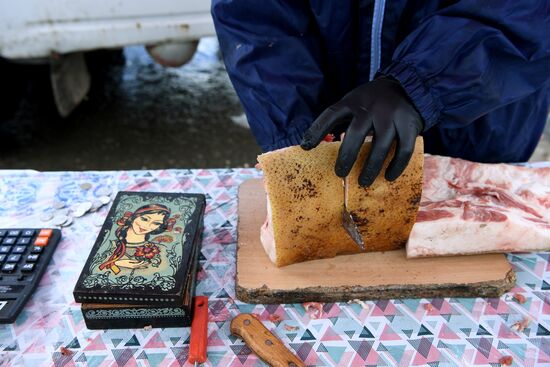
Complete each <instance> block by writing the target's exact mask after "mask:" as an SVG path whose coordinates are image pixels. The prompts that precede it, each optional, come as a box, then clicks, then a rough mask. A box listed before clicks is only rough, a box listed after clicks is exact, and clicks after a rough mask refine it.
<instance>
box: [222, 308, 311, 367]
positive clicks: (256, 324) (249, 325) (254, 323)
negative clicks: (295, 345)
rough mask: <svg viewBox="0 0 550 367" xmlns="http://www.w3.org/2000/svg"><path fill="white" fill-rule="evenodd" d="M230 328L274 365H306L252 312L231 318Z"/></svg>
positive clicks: (267, 361)
mask: <svg viewBox="0 0 550 367" xmlns="http://www.w3.org/2000/svg"><path fill="white" fill-rule="evenodd" d="M230 330H231V334H233V335H237V336H238V337H240V338H241V339H243V340H244V342H245V343H246V345H247V346H248V347H249V348H250V349H252V350H253V351H254V353H256V354H257V355H258V357H260V358H261V359H262V360H263V361H264V362H265V363H267V364H268V365H270V366H272V367H305V364H304V362H302V361H301V360H300V359H299V358H298V357H296V356H295V355H294V354H293V353H292V352H291V351H290V350H288V349H287V348H286V347H285V345H284V344H283V342H281V341H280V340H279V339H278V338H277V337H276V336H275V335H273V334H272V333H271V332H270V331H269V330H268V329H267V328H266V327H265V326H264V324H262V323H261V322H260V320H258V319H256V318H255V317H254V316H252V315H251V314H248V313H242V314H240V315H238V316H236V317H235V318H234V319H233V320H231V326H230Z"/></svg>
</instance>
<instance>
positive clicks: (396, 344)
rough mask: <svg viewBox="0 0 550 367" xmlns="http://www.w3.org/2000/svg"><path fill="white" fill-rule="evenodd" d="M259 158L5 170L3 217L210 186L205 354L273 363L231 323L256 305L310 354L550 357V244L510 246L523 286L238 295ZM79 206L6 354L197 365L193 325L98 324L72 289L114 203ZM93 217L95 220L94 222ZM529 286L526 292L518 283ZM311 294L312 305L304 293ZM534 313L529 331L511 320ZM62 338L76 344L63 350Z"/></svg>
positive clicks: (69, 362)
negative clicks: (249, 300)
mask: <svg viewBox="0 0 550 367" xmlns="http://www.w3.org/2000/svg"><path fill="white" fill-rule="evenodd" d="M259 176H260V173H259V172H258V171H256V170H254V169H221V170H156V171H122V172H57V173H56V172H49V173H40V172H35V171H28V170H24V171H19V170H17V171H0V202H1V205H0V226H1V227H12V226H13V227H25V226H31V227H32V226H38V227H40V226H43V225H44V223H43V222H42V221H41V220H40V215H41V213H42V212H43V210H47V208H49V207H51V205H52V202H53V201H54V200H59V201H62V202H65V203H67V204H71V203H75V202H78V201H81V200H83V195H84V192H83V190H82V189H81V188H80V186H79V185H80V184H81V183H84V182H89V183H92V184H93V186H94V189H92V190H88V192H86V193H85V194H86V195H92V196H93V195H95V194H94V192H95V191H94V190H95V189H97V188H98V187H100V186H109V187H112V188H113V189H114V190H136V191H165V192H199V193H204V194H206V195H207V202H208V206H207V209H206V216H205V232H204V241H203V245H202V256H201V269H200V271H199V274H198V279H199V282H198V284H197V294H203V295H208V296H209V297H210V300H209V309H210V323H209V327H208V330H209V341H208V345H209V346H208V357H209V362H208V363H207V364H206V365H207V366H261V365H263V364H262V362H261V361H259V360H258V358H257V357H256V356H255V355H254V354H253V353H251V351H250V350H249V349H248V348H247V347H246V346H245V345H243V343H242V342H241V341H240V340H239V339H236V338H235V337H233V336H231V335H230V333H229V322H230V320H231V318H232V317H233V316H235V315H237V314H238V313H239V312H253V313H256V314H258V316H259V318H260V319H262V320H263V322H264V323H265V325H266V326H267V327H268V328H270V329H271V330H272V331H274V332H275V333H276V334H277V335H278V336H279V337H280V338H281V339H282V340H283V342H284V343H285V344H287V345H288V346H290V348H292V349H293V350H294V351H295V352H296V353H297V354H298V356H299V357H300V358H301V359H302V360H304V361H305V362H306V364H308V365H315V366H337V365H338V366H364V365H377V366H391V365H400V366H409V365H430V366H461V365H487V364H493V365H499V364H498V362H499V359H500V358H501V357H502V356H512V358H513V361H514V365H515V366H521V365H524V366H535V365H536V366H543V365H550V253H538V254H521V255H509V260H510V261H511V262H512V264H513V266H514V268H515V270H516V272H517V277H518V283H517V286H516V288H514V289H513V290H512V292H511V293H509V294H507V295H505V296H503V297H501V298H500V299H498V298H497V299H409V300H389V301H376V302H366V303H365V304H364V305H361V304H359V303H351V304H348V303H330V304H324V305H322V312H321V313H320V315H319V314H318V311H319V310H316V309H315V307H306V308H304V305H300V304H288V305H251V304H244V303H241V302H239V301H237V300H235V299H234V297H235V292H234V275H235V250H236V249H235V246H236V224H237V200H236V197H237V188H238V185H239V184H240V183H241V182H243V181H244V180H247V179H250V178H255V177H259ZM106 213H107V208H106V207H104V208H103V209H101V210H100V211H99V212H97V213H89V214H86V215H85V216H83V217H81V218H75V220H74V222H73V224H72V225H71V226H69V227H65V228H63V240H62V242H61V243H60V244H59V247H58V250H57V251H56V253H55V255H54V258H53V261H52V262H51V264H50V266H49V267H48V270H47V272H46V273H45V275H44V277H43V278H42V281H41V283H40V285H39V287H38V288H37V291H36V293H35V294H34V296H33V297H32V299H31V300H30V301H29V303H28V304H27V306H26V308H25V309H24V310H23V312H22V313H21V315H20V316H19V318H18V319H17V321H16V322H15V323H14V324H12V325H0V365H14V366H16V365H27V366H42V365H55V366H75V365H79V366H117V365H118V366H122V365H128V366H184V365H186V366H188V365H190V364H188V363H187V362H186V360H187V355H188V350H189V345H188V343H189V329H188V328H167V329H150V330H144V329H139V330H107V331H91V330H88V329H87V328H86V327H85V325H84V321H83V319H82V315H81V313H80V308H79V304H77V303H75V302H74V299H73V296H72V290H73V287H74V284H75V282H76V280H77V277H78V275H79V273H80V270H81V268H82V266H83V264H84V262H85V260H86V258H87V256H88V253H89V250H90V248H91V247H92V245H93V242H94V240H95V237H96V235H97V233H98V231H99V227H98V226H97V224H98V222H101V219H102V218H103V217H104V216H105V215H106ZM94 223H95V224H94ZM516 293H518V294H521V295H523V296H524V297H525V300H526V302H525V303H523V304H520V303H519V302H517V301H515V300H514V299H513V294H516ZM306 306H308V305H306ZM525 318H529V319H530V321H529V325H528V326H527V328H525V329H524V330H522V331H518V330H514V327H513V325H514V324H515V323H516V322H518V321H521V320H523V319H525ZM61 347H66V348H69V350H70V351H71V352H72V354H71V355H63V354H62V353H61Z"/></svg>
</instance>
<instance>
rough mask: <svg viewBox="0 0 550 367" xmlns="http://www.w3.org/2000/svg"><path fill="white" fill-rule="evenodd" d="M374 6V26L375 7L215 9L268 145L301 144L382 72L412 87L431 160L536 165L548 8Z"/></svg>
mask: <svg viewBox="0 0 550 367" xmlns="http://www.w3.org/2000/svg"><path fill="white" fill-rule="evenodd" d="M376 3H377V4H376V6H377V7H378V8H377V10H376V11H375V12H374V13H375V16H374V20H373V8H374V7H375V6H374V5H375V1H374V0H355V1H346V0H334V1H331V0H309V1H304V0H287V1H283V0H262V1H258V0H213V2H212V15H213V18H214V23H215V26H216V31H217V34H218V39H219V41H220V45H221V51H222V54H223V57H224V61H225V65H226V68H227V71H228V73H229V76H230V78H231V81H232V83H233V85H234V86H235V89H236V91H237V94H238V95H239V98H240V100H241V102H242V104H243V106H244V109H245V112H246V115H247V118H248V121H249V123H250V126H251V129H252V132H253V133H254V135H255V137H256V139H257V141H258V143H259V144H260V145H261V147H262V148H263V149H264V150H266V151H268V150H273V149H277V148H281V147H285V146H289V145H295V144H299V143H300V140H301V137H302V135H303V133H304V132H305V130H306V129H307V128H308V127H309V126H310V124H311V123H312V122H313V120H314V119H315V118H316V117H317V116H318V115H319V114H320V113H321V112H322V111H323V110H324V109H325V108H326V107H328V106H329V105H331V104H332V103H334V102H336V101H338V100H339V99H340V98H341V97H343V96H344V95H345V94H346V93H347V92H349V91H350V90H352V89H353V88H354V87H356V86H358V85H360V84H363V83H366V82H368V81H369V77H371V76H372V72H371V68H373V69H374V70H375V71H376V70H378V72H379V73H381V74H384V75H389V76H392V77H394V78H396V79H397V80H399V81H400V82H401V84H402V85H403V87H404V88H405V90H406V92H407V93H408V95H409V96H410V98H411V99H412V101H413V103H414V104H415V106H416V108H417V109H418V111H419V112H420V114H421V115H422V117H423V118H424V122H425V131H424V132H423V135H424V139H425V149H426V151H427V152H429V153H433V154H441V155H449V156H454V157H462V158H465V159H469V160H474V161H480V162H517V161H526V160H528V159H529V157H530V156H531V154H532V152H533V150H534V149H535V147H536V145H537V143H538V141H539V139H540V136H541V134H542V131H543V128H544V124H545V121H546V116H547V114H548V106H549V103H550V93H549V92H550V88H549V87H550V84H549V81H550V1H531V0H521V1H518V0H510V1H504V0H494V1H481V0H460V1H443V0H441V1H437V0H431V1H428V0H426V1H421V0H418V1H413V0H393V1H391V2H388V3H387V4H385V9H384V2H383V1H379V0H376ZM381 9H382V11H380V10H381ZM380 29H381V33H378V31H379V30H380ZM372 36H374V37H372ZM371 61H372V63H373V64H372V65H371Z"/></svg>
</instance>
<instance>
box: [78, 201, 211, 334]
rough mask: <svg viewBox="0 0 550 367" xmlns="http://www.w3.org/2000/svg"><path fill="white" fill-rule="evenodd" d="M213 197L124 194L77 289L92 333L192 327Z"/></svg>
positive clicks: (79, 280)
mask: <svg viewBox="0 0 550 367" xmlns="http://www.w3.org/2000/svg"><path fill="white" fill-rule="evenodd" d="M204 209H205V197H204V195H201V194H175V193H154V192H119V193H118V195H117V197H116V198H115V201H114V203H113V206H112V207H111V210H110V211H109V214H108V215H107V218H106V220H105V223H104V224H103V226H102V228H101V231H100V233H99V236H98V238H97V240H96V242H95V244H94V246H93V248H92V250H91V252H90V256H89V257H88V260H87V261H86V264H85V265H84V268H83V270H82V273H81V274H80V277H79V279H78V282H77V284H76V286H75V289H74V292H73V293H74V297H75V300H76V302H81V303H82V313H83V315H84V320H85V322H86V325H87V326H88V328H89V329H107V328H140V327H146V326H152V327H170V326H173V327H182V326H189V325H190V323H191V316H192V315H191V311H192V299H193V295H194V290H195V279H196V273H197V268H198V258H199V253H200V247H201V238H202V224H203V215H204Z"/></svg>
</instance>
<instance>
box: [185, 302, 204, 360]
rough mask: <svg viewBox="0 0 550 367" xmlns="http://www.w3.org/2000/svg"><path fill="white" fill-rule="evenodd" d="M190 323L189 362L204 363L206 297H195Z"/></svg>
mask: <svg viewBox="0 0 550 367" xmlns="http://www.w3.org/2000/svg"><path fill="white" fill-rule="evenodd" d="M194 301H195V304H194V305H193V321H192V322H191V344H190V347H189V362H191V363H204V362H206V341H207V339H208V297H206V296H196V297H195V299H194Z"/></svg>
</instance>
